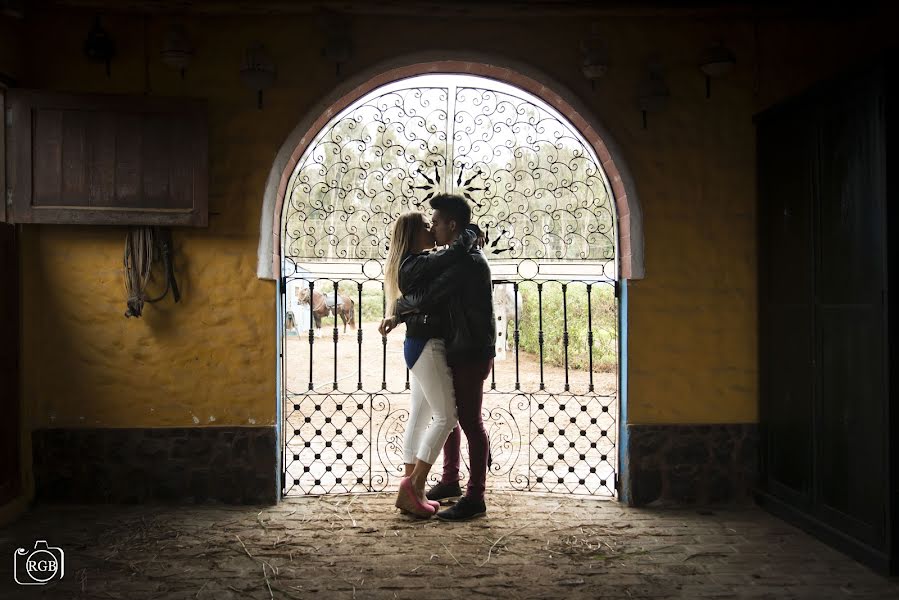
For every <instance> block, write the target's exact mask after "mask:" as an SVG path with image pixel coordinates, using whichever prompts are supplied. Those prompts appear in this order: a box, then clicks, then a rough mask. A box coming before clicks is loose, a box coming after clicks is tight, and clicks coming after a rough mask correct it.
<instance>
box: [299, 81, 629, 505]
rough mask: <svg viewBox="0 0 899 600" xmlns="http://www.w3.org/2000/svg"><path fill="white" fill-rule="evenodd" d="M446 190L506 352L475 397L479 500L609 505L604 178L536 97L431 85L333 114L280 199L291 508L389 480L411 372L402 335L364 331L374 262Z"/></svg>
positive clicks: (611, 270)
mask: <svg viewBox="0 0 899 600" xmlns="http://www.w3.org/2000/svg"><path fill="white" fill-rule="evenodd" d="M440 192H450V193H458V194H461V195H463V196H464V197H465V198H467V199H468V200H469V201H470V203H471V206H472V213H473V218H474V219H475V220H476V221H477V222H478V224H479V225H480V226H481V227H482V229H484V230H485V231H487V233H488V239H489V242H488V244H487V247H486V248H485V253H486V254H487V256H488V260H489V261H490V265H491V272H492V274H493V278H494V305H495V309H496V314H497V319H498V325H499V327H498V331H499V333H500V335H499V338H500V339H499V342H498V357H497V361H496V366H495V368H494V371H493V373H492V374H491V376H490V379H488V382H487V383H486V384H485V388H486V390H485V397H484V411H483V413H484V421H485V426H486V427H487V430H488V434H489V436H490V446H491V455H492V458H491V460H492V462H491V466H490V473H491V475H493V477H492V478H491V479H490V480H489V481H488V487H492V488H497V487H507V488H511V489H516V490H541V491H550V492H567V493H581V494H600V495H614V494H615V489H616V475H615V473H616V466H617V456H616V439H617V414H618V403H617V396H618V394H617V390H618V327H617V323H618V321H617V306H618V304H617V298H618V293H617V292H618V285H617V262H616V252H615V251H616V236H615V223H614V208H613V203H612V196H611V192H610V189H609V185H608V182H607V181H606V179H605V175H604V173H603V172H602V170H601V169H600V168H599V166H598V163H597V160H596V158H595V157H594V156H593V155H592V152H591V151H590V149H589V146H588V145H587V144H586V143H585V142H584V140H583V139H582V138H581V137H580V135H579V134H578V133H577V132H576V131H575V130H574V128H573V127H572V126H571V124H570V123H568V122H567V121H566V120H565V119H563V118H562V117H561V116H559V115H558V114H556V113H555V112H554V111H553V110H552V109H551V108H550V107H548V106H546V105H545V104H543V103H542V102H540V101H539V100H537V99H536V98H533V97H526V95H525V93H524V92H522V91H520V90H517V89H515V88H511V87H509V86H505V85H502V84H499V83H497V82H493V81H490V80H485V79H482V78H475V77H469V76H452V77H450V76H433V75H429V76H422V77H419V78H413V79H409V80H405V81H403V82H400V83H398V84H394V85H392V86H390V87H385V88H381V89H380V90H377V91H376V92H375V93H373V94H370V95H369V96H368V97H366V98H363V99H361V100H360V101H359V102H357V103H356V104H354V105H353V106H351V107H350V108H348V109H347V110H346V111H344V112H343V113H341V114H340V115H338V116H337V117H335V119H333V120H332V121H331V123H329V125H328V126H327V127H326V128H325V130H323V131H322V132H321V133H320V134H319V135H318V136H317V137H316V139H315V141H314V142H313V144H311V145H310V147H309V149H308V150H307V151H306V153H305V154H304V156H303V157H302V159H301V160H300V162H299V163H298V166H297V169H296V171H295V173H294V175H293V177H292V179H291V182H290V184H289V186H288V191H287V196H286V199H285V208H284V214H283V217H282V227H283V230H282V238H281V239H282V241H283V265H282V266H283V271H282V272H283V273H284V275H283V278H282V283H281V292H282V306H284V307H285V310H286V311H287V315H286V319H285V323H286V324H287V326H288V327H289V330H286V331H285V333H284V339H283V345H282V363H281V364H282V378H281V379H282V386H283V389H282V398H283V402H284V410H283V415H284V419H283V422H282V431H283V433H282V439H283V441H284V442H283V443H284V454H283V456H284V464H283V470H284V478H283V481H284V492H285V494H295V493H300V494H326V493H337V492H357V491H381V490H384V489H388V488H389V487H390V486H391V485H393V484H395V483H398V482H399V477H400V475H401V474H402V471H403V466H402V434H403V428H404V423H405V421H406V419H407V417H408V410H407V407H408V390H409V373H408V370H407V369H406V368H405V364H404V363H403V361H402V336H403V332H402V330H400V331H397V332H395V333H393V334H391V336H388V337H382V336H381V335H380V334H379V333H378V332H377V325H378V323H379V322H380V320H381V318H382V317H383V315H384V310H385V303H384V294H383V283H382V265H383V260H384V258H385V257H386V253H387V244H388V242H389V240H388V238H387V234H388V232H389V230H390V227H391V225H392V223H393V220H394V219H395V218H396V217H397V216H399V215H400V214H401V213H402V212H404V211H407V210H424V211H427V210H428V206H427V200H429V199H430V198H431V197H432V196H433V195H435V194H437V193H440ZM331 321H333V323H332V322H331ZM507 351H508V352H507ZM463 437H464V436H463ZM462 454H463V457H464V456H466V450H465V448H464V443H463V452H462ZM439 474H440V466H439V465H435V467H434V469H433V471H432V477H433V478H435V479H436V478H437V477H439Z"/></svg>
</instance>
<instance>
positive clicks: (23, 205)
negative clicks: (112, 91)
mask: <svg viewBox="0 0 899 600" xmlns="http://www.w3.org/2000/svg"><path fill="white" fill-rule="evenodd" d="M7 102H8V104H9V106H10V107H11V109H12V120H11V127H10V130H11V134H12V135H11V138H12V139H11V144H10V153H11V154H12V156H11V158H12V161H11V162H12V167H11V169H10V175H11V177H10V184H11V190H12V210H11V212H12V215H11V220H12V221H14V222H16V223H83V224H121V225H190V226H196V227H205V226H206V225H207V222H208V213H207V206H208V197H207V196H208V194H207V186H208V166H207V145H208V141H207V137H208V136H207V128H206V104H205V101H202V100H194V99H184V98H158V97H147V96H106V95H93V96H87V95H75V94H63V93H52V92H41V91H34V90H10V91H9V92H8V97H7Z"/></svg>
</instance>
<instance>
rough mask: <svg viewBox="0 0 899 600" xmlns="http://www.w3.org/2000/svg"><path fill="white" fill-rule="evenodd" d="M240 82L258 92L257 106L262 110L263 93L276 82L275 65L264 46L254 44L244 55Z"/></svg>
mask: <svg viewBox="0 0 899 600" xmlns="http://www.w3.org/2000/svg"><path fill="white" fill-rule="evenodd" d="M240 80H241V81H243V83H244V85H245V86H247V87H248V88H250V89H251V90H255V91H256V106H257V108H259V109H260V110H262V92H263V90H266V89H268V88H270V87H271V86H272V84H273V83H274V82H275V64H274V62H273V61H272V59H271V57H270V56H269V54H268V52H267V51H266V49H265V46H263V45H262V44H258V43H257V44H253V45H251V46H250V47H249V48H247V50H246V52H245V54H244V60H243V65H242V66H241V67H240Z"/></svg>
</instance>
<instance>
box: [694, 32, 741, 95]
mask: <svg viewBox="0 0 899 600" xmlns="http://www.w3.org/2000/svg"><path fill="white" fill-rule="evenodd" d="M736 64H737V59H736V57H735V56H734V53H733V52H731V51H730V50H728V49H727V48H725V47H724V45H723V44H718V45H717V46H712V47H710V48H706V49H705V50H704V51H703V53H702V55H701V56H700V58H699V70H700V71H702V72H703V74H705V97H706V98H711V97H712V77H723V76H725V75H727V74H728V73H730V72H731V71H733V70H734V65H736Z"/></svg>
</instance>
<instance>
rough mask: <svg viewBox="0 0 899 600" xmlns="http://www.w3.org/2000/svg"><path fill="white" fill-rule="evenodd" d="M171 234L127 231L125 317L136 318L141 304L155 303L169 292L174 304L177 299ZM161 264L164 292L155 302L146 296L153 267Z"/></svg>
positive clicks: (153, 230) (146, 229)
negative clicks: (170, 291) (163, 276)
mask: <svg viewBox="0 0 899 600" xmlns="http://www.w3.org/2000/svg"><path fill="white" fill-rule="evenodd" d="M172 251H173V248H172V233H171V231H169V230H168V229H163V228H160V227H149V226H144V227H131V228H129V229H128V234H127V235H126V236H125V259H124V266H125V295H126V297H127V301H126V303H127V305H128V309H127V310H126V311H125V316H126V317H140V316H141V314H142V313H143V309H144V303H145V302H151V303H152V302H159V301H160V300H162V299H163V298H165V296H166V294H168V293H169V290H170V289H171V290H172V297H173V298H174V300H175V302H178V301H179V300H180V299H181V293H180V292H179V291H178V282H177V281H175V271H174V267H173V265H172ZM160 260H162V262H163V267H164V269H165V291H164V292H162V294H161V295H160V296H158V297H157V298H150V297H149V296H148V295H147V287H148V286H149V285H150V282H151V281H152V280H153V265H154V264H155V263H157V262H159V261H160Z"/></svg>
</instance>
